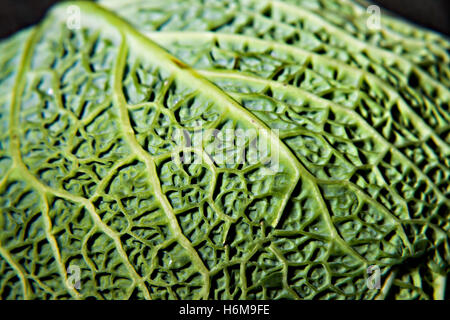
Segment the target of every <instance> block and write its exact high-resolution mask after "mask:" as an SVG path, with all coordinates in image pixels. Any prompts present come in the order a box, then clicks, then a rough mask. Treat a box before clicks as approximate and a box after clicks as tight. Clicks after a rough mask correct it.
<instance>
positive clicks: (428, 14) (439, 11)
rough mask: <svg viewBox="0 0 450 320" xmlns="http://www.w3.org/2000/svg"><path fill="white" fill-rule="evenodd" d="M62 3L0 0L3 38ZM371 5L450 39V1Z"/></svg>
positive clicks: (384, 0)
mask: <svg viewBox="0 0 450 320" xmlns="http://www.w3.org/2000/svg"><path fill="white" fill-rule="evenodd" d="M59 1H60V0H0V38H4V37H7V36H9V35H11V34H12V33H14V32H16V31H17V30H20V29H22V28H24V27H26V26H29V25H32V24H35V23H37V22H38V21H40V20H41V19H42V17H43V16H44V14H45V12H46V11H47V9H48V8H49V7H50V6H51V5H52V4H54V3H56V2H59ZM124 1H126V0H124ZM180 1H183V0H180ZM372 2H374V3H375V4H378V5H380V6H381V7H384V8H386V9H388V10H390V11H391V12H394V13H396V14H398V15H400V16H402V17H404V18H406V19H408V20H410V21H412V22H415V23H417V24H419V25H422V26H424V27H427V28H430V29H433V30H436V31H439V32H441V33H444V34H446V35H447V36H449V35H450V21H449V20H450V19H449V15H450V1H449V0H427V1H425V0H374V1H372Z"/></svg>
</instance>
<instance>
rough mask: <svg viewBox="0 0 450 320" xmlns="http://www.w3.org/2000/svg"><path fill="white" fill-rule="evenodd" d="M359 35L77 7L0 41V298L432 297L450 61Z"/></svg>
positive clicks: (348, 5)
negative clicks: (73, 21)
mask: <svg viewBox="0 0 450 320" xmlns="http://www.w3.org/2000/svg"><path fill="white" fill-rule="evenodd" d="M73 8H75V9H76V10H79V12H78V13H79V17H80V21H79V22H80V24H79V26H76V25H75V26H71V25H70V23H68V14H70V13H71V12H72V11H71V9H73ZM348 17H352V19H349V18H348ZM366 19H367V17H366V16H365V10H364V8H363V7H360V6H359V5H357V4H355V3H353V2H351V1H349V0H344V1H337V0H286V1H268V0H258V1H257V0H226V1H219V0H208V1H201V0H188V1H182V2H180V1H175V0H164V1H161V0H132V1H126V2H124V1H118V0H101V1H99V3H98V4H95V3H91V2H84V1H83V2H68V3H64V4H62V5H58V6H56V7H55V8H53V9H52V10H51V11H50V13H49V14H48V16H47V17H46V18H45V19H44V20H43V22H42V23H40V24H39V25H38V26H35V27H32V28H29V29H27V30H24V31H21V32H19V33H18V34H16V35H14V36H12V37H11V38H10V39H7V40H4V41H3V42H1V43H0V65H1V69H0V122H1V125H0V147H1V148H0V194H1V196H0V230H1V233H0V257H1V258H0V297H1V298H3V299H18V298H23V299H66V298H69V299H70V298H73V299H85V298H97V299H129V298H136V299H176V298H178V299H376V298H377V299H383V298H397V299H444V297H445V295H446V292H445V290H446V286H445V283H446V277H447V274H448V272H449V261H450V251H449V242H448V237H449V212H450V211H449V209H450V199H449V195H450V187H449V179H450V168H449V161H450V147H449V143H450V135H449V127H450V126H449V120H450V112H449V108H448V105H449V100H450V90H449V88H448V86H449V83H450V81H449V55H448V51H449V48H450V43H449V42H448V41H447V40H446V39H444V38H443V37H441V36H440V35H437V34H434V33H432V32H430V31H427V30H422V29H419V28H417V27H413V26H410V25H408V24H406V23H404V22H401V21H399V20H396V19H394V18H390V17H384V16H383V18H382V21H381V22H382V29H381V30H378V31H371V30H368V29H367V27H366V25H365V21H366ZM230 132H231V133H232V134H231V136H230ZM240 132H244V135H242V136H241V139H240V140H239V143H236V141H235V138H236V135H237V134H238V133H240ZM259 144H262V145H266V146H267V148H265V149H263V150H262V151H261V150H259V149H258V150H256V149H257V148H256V147H255V146H256V145H259ZM257 151H258V152H257ZM255 154H257V155H255ZM274 159H275V160H276V161H273V160H274ZM274 164H276V166H275V167H273V165H274ZM374 266H375V267H377V268H379V270H380V274H381V284H380V287H379V288H373V287H371V286H370V285H369V284H368V278H369V276H370V273H369V272H368V268H369V269H370V268H372V267H374ZM74 276H77V277H78V279H76V281H73V279H74Z"/></svg>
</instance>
